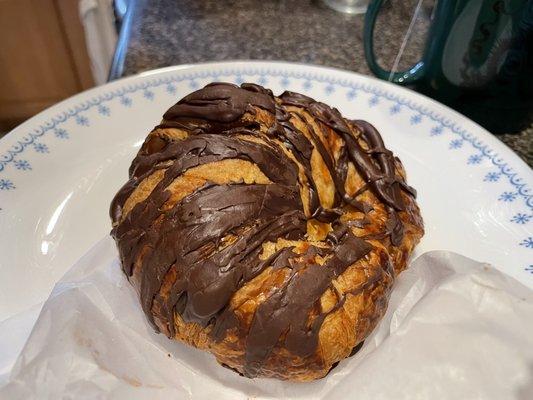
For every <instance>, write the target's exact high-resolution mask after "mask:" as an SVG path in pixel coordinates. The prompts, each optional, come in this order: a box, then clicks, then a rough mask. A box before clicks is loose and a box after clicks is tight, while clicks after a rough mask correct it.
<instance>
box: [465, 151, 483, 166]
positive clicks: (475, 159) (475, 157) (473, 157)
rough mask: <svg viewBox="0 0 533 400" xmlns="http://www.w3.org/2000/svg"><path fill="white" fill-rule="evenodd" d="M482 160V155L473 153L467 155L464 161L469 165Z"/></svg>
mask: <svg viewBox="0 0 533 400" xmlns="http://www.w3.org/2000/svg"><path fill="white" fill-rule="evenodd" d="M481 160H483V156H482V155H480V154H474V155H471V156H470V157H468V160H467V161H466V163H467V164H469V165H476V164H479V163H480V162H481Z"/></svg>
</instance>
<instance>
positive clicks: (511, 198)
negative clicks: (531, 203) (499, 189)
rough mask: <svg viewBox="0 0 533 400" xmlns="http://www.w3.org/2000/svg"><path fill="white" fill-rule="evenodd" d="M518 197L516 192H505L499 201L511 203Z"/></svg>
mask: <svg viewBox="0 0 533 400" xmlns="http://www.w3.org/2000/svg"><path fill="white" fill-rule="evenodd" d="M516 196H517V194H516V193H514V192H503V193H502V194H501V195H500V197H498V200H500V201H506V202H510V201H514V199H516Z"/></svg>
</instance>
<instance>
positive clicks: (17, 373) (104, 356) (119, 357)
mask: <svg viewBox="0 0 533 400" xmlns="http://www.w3.org/2000/svg"><path fill="white" fill-rule="evenodd" d="M0 329H1V327H0ZM5 335H6V333H5V332H3V333H2V334H0V338H2V337H5ZM0 398H1V399H10V400H11V399H26V398H38V399H95V398H98V399H100V398H109V399H165V400H168V399H192V398H194V399H217V400H219V399H232V400H233V399H262V398H291V399H298V398H305V399H325V398H327V399H342V398H350V399H358V400H363V399H372V400H376V399H395V400H400V399H409V400H416V399H432V400H436V399H498V400H502V399H533V291H531V290H529V289H528V288H526V287H525V286H523V285H522V284H520V283H519V282H517V281H516V280H514V279H513V278H510V277H508V276H506V275H504V274H502V273H500V272H498V271H497V270H496V269H494V268H493V267H491V266H489V265H487V264H481V263H478V262H475V261H473V260H470V259H468V258H465V257H463V256H460V255H457V254H453V253H450V252H444V251H433V252H430V253H426V254H424V255H422V256H420V257H419V258H418V259H416V260H415V261H414V262H412V263H411V266H410V268H409V269H408V270H407V271H405V272H403V273H402V274H401V275H400V276H399V278H398V280H397V282H396V286H395V289H394V291H393V294H392V296H391V299H390V304H389V308H388V311H387V313H386V315H385V317H384V318H383V320H382V321H381V323H380V324H379V325H378V327H377V328H376V329H375V331H374V332H373V333H372V335H371V336H370V337H369V338H367V340H366V341H365V344H364V346H363V348H362V349H361V350H360V351H359V352H358V353H357V354H356V355H355V356H353V357H351V358H348V359H346V360H344V361H342V362H341V363H340V364H339V365H338V366H337V367H336V368H335V369H334V370H333V371H331V372H330V374H329V375H328V376H327V377H325V378H323V379H321V380H318V381H315V382H311V383H290V382H281V381H276V380H270V379H255V380H250V379H247V378H243V377H240V376H238V375H237V374H235V373H233V372H231V371H229V370H227V369H225V368H222V367H221V366H219V365H218V364H217V362H216V361H215V359H214V357H213V356H211V355H209V354H207V353H204V352H202V351H199V350H197V349H194V348H191V347H188V346H186V345H184V344H181V343H178V342H174V341H171V340H169V339H167V338H166V337H165V336H163V335H160V334H156V333H154V332H153V330H152V328H151V327H150V326H149V324H148V323H147V321H146V319H145V317H144V314H143V313H142V311H141V307H140V305H139V301H138V299H137V295H136V293H135V291H134V289H133V288H132V287H131V286H130V284H129V283H128V282H127V280H126V278H125V277H124V275H123V273H122V271H121V269H120V265H119V262H118V260H117V252H116V250H115V246H114V243H113V241H112V239H110V238H105V239H103V240H102V241H101V242H100V243H98V244H97V245H96V246H95V247H94V248H93V249H92V250H91V251H90V252H89V253H87V254H86V255H85V256H84V257H83V258H82V259H81V260H80V261H79V262H78V263H77V264H76V265H74V266H73V267H72V269H71V270H69V272H68V273H67V274H66V275H65V276H64V277H63V278H62V279H61V281H60V282H59V283H58V284H57V285H56V287H55V288H54V290H53V292H52V294H51V295H50V298H49V299H48V300H47V301H46V303H45V304H44V307H43V309H42V311H41V314H40V316H39V318H38V320H37V323H36V325H35V327H34V329H33V331H32V333H31V335H30V336H29V338H28V340H27V342H26V344H25V346H24V348H23V350H22V352H21V354H20V355H19V357H18V359H17V361H16V363H15V366H14V368H13V370H12V372H11V375H10V377H9V379H8V380H7V383H5V384H4V385H3V386H2V387H1V388H0Z"/></svg>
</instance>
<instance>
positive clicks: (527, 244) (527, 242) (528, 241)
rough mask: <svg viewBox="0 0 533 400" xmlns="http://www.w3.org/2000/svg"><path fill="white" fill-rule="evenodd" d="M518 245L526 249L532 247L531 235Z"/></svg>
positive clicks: (532, 239) (532, 238)
mask: <svg viewBox="0 0 533 400" xmlns="http://www.w3.org/2000/svg"><path fill="white" fill-rule="evenodd" d="M520 246H524V247H525V248H527V249H533V237H531V236H530V237H528V238H525V239H524V240H522V241H521V242H520Z"/></svg>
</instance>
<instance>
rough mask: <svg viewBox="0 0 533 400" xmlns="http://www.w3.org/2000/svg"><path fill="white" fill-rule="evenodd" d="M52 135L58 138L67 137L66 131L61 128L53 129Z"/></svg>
mask: <svg viewBox="0 0 533 400" xmlns="http://www.w3.org/2000/svg"><path fill="white" fill-rule="evenodd" d="M54 135H55V136H56V138H58V139H68V138H69V136H68V132H67V131H66V130H64V129H63V128H56V129H54Z"/></svg>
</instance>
